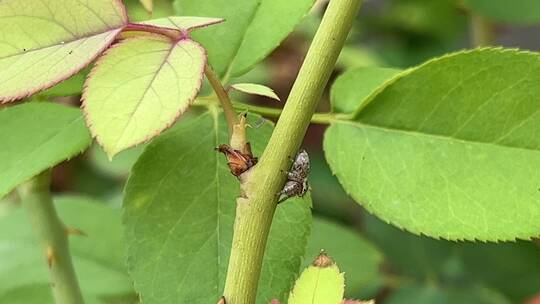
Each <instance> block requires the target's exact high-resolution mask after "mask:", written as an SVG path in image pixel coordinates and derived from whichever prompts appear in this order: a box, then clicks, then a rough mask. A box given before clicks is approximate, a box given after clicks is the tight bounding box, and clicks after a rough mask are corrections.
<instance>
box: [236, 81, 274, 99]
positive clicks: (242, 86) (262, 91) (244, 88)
mask: <svg viewBox="0 0 540 304" xmlns="http://www.w3.org/2000/svg"><path fill="white" fill-rule="evenodd" d="M230 88H231V89H233V90H236V91H239V92H243V93H246V94H251V95H259V96H264V97H268V98H272V99H275V100H277V101H281V99H279V96H277V94H276V92H274V90H272V89H271V88H269V87H267V86H264V85H262V84H256V83H235V84H233V85H231V86H230Z"/></svg>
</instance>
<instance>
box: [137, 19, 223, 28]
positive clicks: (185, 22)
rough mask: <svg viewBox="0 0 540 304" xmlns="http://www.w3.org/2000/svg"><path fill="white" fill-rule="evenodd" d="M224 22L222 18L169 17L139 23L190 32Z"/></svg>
mask: <svg viewBox="0 0 540 304" xmlns="http://www.w3.org/2000/svg"><path fill="white" fill-rule="evenodd" d="M223 21H225V19H223V18H212V17H191V16H181V17H179V16H170V17H165V18H159V19H154V20H148V21H144V22H141V24H146V25H152V26H157V27H164V28H169V29H174V30H180V31H192V30H195V29H199V28H203V27H207V26H210V25H214V24H218V23H221V22H223Z"/></svg>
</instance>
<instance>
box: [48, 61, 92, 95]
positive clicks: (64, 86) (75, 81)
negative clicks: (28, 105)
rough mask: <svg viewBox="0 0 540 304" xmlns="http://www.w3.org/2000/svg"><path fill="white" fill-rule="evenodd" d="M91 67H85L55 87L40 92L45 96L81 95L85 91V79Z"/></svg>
mask: <svg viewBox="0 0 540 304" xmlns="http://www.w3.org/2000/svg"><path fill="white" fill-rule="evenodd" d="M89 72H90V69H87V68H86V69H83V70H82V71H80V72H79V73H77V74H75V75H73V76H71V77H70V78H69V79H67V80H64V81H62V82H60V83H59V84H57V85H55V86H54V87H52V88H50V89H48V90H45V91H43V92H41V93H40V94H39V96H44V97H45V98H50V97H59V96H74V95H80V94H81V93H82V91H83V85H84V81H85V80H86V76H88V73H89Z"/></svg>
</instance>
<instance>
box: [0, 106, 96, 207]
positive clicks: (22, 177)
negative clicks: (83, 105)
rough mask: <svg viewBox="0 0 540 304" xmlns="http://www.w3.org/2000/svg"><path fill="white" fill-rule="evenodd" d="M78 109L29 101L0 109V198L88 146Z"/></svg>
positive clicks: (88, 142) (86, 135) (85, 130)
mask: <svg viewBox="0 0 540 304" xmlns="http://www.w3.org/2000/svg"><path fill="white" fill-rule="evenodd" d="M90 141H91V139H90V134H89V133H88V129H87V128H86V126H85V125H84V119H83V117H82V113H81V111H80V110H79V109H75V108H70V107H66V106H62V105H58V104H54V103H48V102H40V103H38V102H30V103H25V104H21V105H17V106H13V107H8V108H5V109H3V110H0V143H1V147H2V148H0V159H1V160H2V161H0V197H2V196H4V195H5V194H7V193H8V192H9V191H10V190H12V189H13V188H14V187H15V186H17V185H18V184H20V183H22V182H24V181H26V180H28V179H30V178H31V177H32V176H34V175H36V174H38V173H40V172H41V171H43V170H45V169H48V168H51V167H53V166H54V165H56V164H58V163H60V162H62V161H64V160H66V159H69V158H71V157H73V156H75V155H77V154H79V153H81V152H82V151H84V150H85V149H86V148H87V147H88V145H90Z"/></svg>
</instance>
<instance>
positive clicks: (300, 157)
mask: <svg viewBox="0 0 540 304" xmlns="http://www.w3.org/2000/svg"><path fill="white" fill-rule="evenodd" d="M308 174H309V155H308V154H307V152H306V151H305V150H301V151H300V152H299V153H298V154H297V155H296V158H295V159H294V162H293V164H292V167H291V171H289V172H287V182H286V183H285V186H283V189H282V190H281V191H280V192H279V193H278V197H279V200H278V204H279V203H281V202H283V201H285V200H287V199H289V198H291V197H294V196H299V197H303V196H304V195H305V194H306V192H307V190H308V189H309V184H308Z"/></svg>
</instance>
